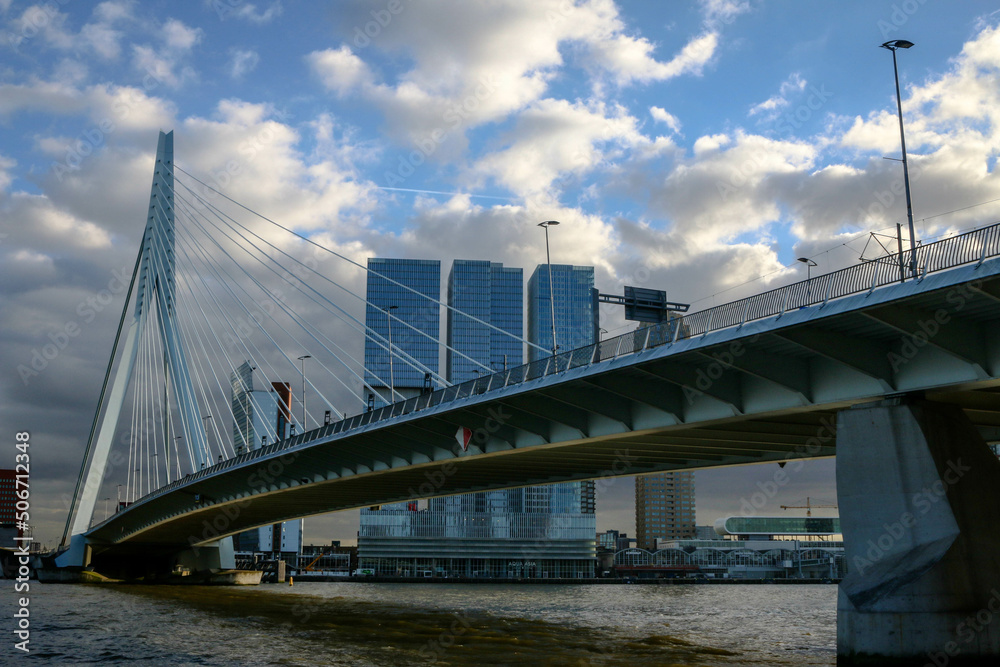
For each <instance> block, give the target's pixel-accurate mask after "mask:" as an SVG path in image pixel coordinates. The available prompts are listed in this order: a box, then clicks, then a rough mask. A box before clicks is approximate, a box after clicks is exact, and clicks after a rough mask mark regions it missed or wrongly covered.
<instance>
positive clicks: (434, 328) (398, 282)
mask: <svg viewBox="0 0 1000 667" xmlns="http://www.w3.org/2000/svg"><path fill="white" fill-rule="evenodd" d="M404 286H405V287H404ZM407 288H409V289H407ZM411 290H412V291H411ZM366 294H367V297H366V298H367V300H368V304H367V305H366V306H365V326H366V331H367V333H366V335H365V375H364V377H365V382H367V383H368V384H369V385H370V386H372V387H374V388H375V389H376V391H377V392H378V395H377V396H374V397H372V398H371V400H372V403H371V405H373V407H379V406H381V405H384V404H385V403H386V402H390V403H391V402H393V401H387V399H388V398H389V393H390V392H389V384H390V383H391V384H392V386H393V389H395V391H396V392H398V394H402V396H403V397H405V398H411V397H413V396H417V395H419V394H420V392H421V391H422V390H424V389H425V388H433V387H434V385H433V384H432V379H431V376H430V375H429V373H434V374H437V372H438V368H439V366H438V348H439V343H440V340H441V325H440V306H439V305H438V300H440V298H441V262H439V261H438V260H429V259H383V258H375V257H371V258H369V259H368V280H367V286H366ZM389 313H392V317H391V318H390V316H389ZM390 338H391V339H392V341H391V347H392V356H391V357H390V355H389V347H390V341H389V339H390ZM398 394H397V395H396V396H395V399H396V400H401V399H400V397H399V395H398Z"/></svg>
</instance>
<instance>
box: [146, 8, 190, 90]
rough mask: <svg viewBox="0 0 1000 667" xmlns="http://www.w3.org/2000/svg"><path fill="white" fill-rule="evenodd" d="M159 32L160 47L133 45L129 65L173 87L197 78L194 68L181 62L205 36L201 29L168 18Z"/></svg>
mask: <svg viewBox="0 0 1000 667" xmlns="http://www.w3.org/2000/svg"><path fill="white" fill-rule="evenodd" d="M158 32H159V36H160V39H161V41H162V42H163V46H162V47H160V48H155V47H153V46H149V45H140V44H133V45H132V67H133V68H134V69H136V70H138V71H140V72H142V73H144V74H147V75H149V76H152V77H153V78H154V79H156V80H157V81H159V82H162V83H164V84H166V85H167V86H170V87H172V88H177V87H179V86H181V85H183V84H184V82H186V81H188V80H191V79H194V78H196V76H197V75H196V73H195V71H194V69H193V68H192V67H190V66H186V65H183V64H182V63H183V61H184V60H185V59H186V58H187V57H188V55H190V52H191V50H192V49H193V48H194V47H195V45H197V44H198V43H199V42H200V41H201V39H202V38H203V37H204V31H203V30H202V29H201V28H190V27H188V26H186V25H184V23H182V22H181V21H178V20H177V19H168V20H167V22H166V23H164V24H163V26H161V27H160V29H159V31H158Z"/></svg>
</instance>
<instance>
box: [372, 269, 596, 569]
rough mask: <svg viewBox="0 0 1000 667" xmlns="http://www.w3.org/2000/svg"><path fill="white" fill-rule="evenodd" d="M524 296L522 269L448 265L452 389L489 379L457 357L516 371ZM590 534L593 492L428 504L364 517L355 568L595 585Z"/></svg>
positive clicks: (540, 491)
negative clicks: (553, 579) (578, 579)
mask: <svg viewBox="0 0 1000 667" xmlns="http://www.w3.org/2000/svg"><path fill="white" fill-rule="evenodd" d="M591 272H592V270H591ZM592 283H593V280H591V284H592ZM522 295H523V271H522V270H521V269H519V268H510V267H504V266H503V265H502V264H498V263H494V262H488V261H475V260H456V261H455V263H454V264H453V265H452V269H451V273H450V274H449V277H448V304H449V305H450V306H451V307H452V308H454V309H456V310H458V311H460V312H450V311H449V314H448V317H447V322H448V331H447V336H448V345H449V347H452V348H454V349H455V350H456V351H457V352H461V354H457V353H456V352H453V351H451V350H449V351H448V353H447V357H446V358H447V373H448V380H449V381H450V382H455V383H458V382H463V381H465V380H470V379H474V378H476V377H477V376H478V374H479V373H485V372H486V371H485V369H483V368H482V367H481V366H479V365H477V363H473V362H472V361H470V360H469V359H466V358H465V357H463V356H462V355H466V356H467V357H470V358H471V359H474V360H475V361H476V362H478V364H482V365H483V366H487V367H489V368H492V369H494V370H497V371H500V370H503V368H504V366H505V365H506V367H507V368H512V367H514V366H517V365H520V364H521V363H522V360H523V344H522V343H521V337H522V336H523V333H522V331H523V329H522V327H523V321H524V320H523V312H524V311H523V300H522ZM547 304H548V302H546V305H547ZM461 313H467V314H470V315H473V316H474V317H475V318H477V319H478V320H480V321H479V322H477V321H476V320H474V319H472V318H470V317H465V316H464V315H462V314H461ZM484 323H489V324H492V325H493V326H495V327H497V328H499V329H501V330H502V331H504V332H509V333H511V334H513V335H514V336H517V338H514V337H512V336H508V335H505V334H504V333H502V332H500V331H496V330H494V329H492V328H491V327H489V326H486V324H484ZM477 371H478V373H477ZM595 527H596V516H595V514H594V484H593V482H571V483H566V484H551V485H545V486H529V487H525V488H520V489H502V490H496V491H483V492H479V493H468V494H463V495H457V496H449V497H447V498H432V499H431V500H430V501H429V502H428V504H427V507H426V509H418V508H417V503H415V502H411V503H397V504H395V505H385V506H382V507H381V508H380V509H363V510H362V511H361V529H360V531H359V533H358V558H359V567H361V568H362V569H372V570H374V571H375V572H376V573H378V574H387V575H409V576H467V577H518V578H520V577H526V578H527V577H592V576H593V575H594V564H595V557H596V547H595V542H596V532H595Z"/></svg>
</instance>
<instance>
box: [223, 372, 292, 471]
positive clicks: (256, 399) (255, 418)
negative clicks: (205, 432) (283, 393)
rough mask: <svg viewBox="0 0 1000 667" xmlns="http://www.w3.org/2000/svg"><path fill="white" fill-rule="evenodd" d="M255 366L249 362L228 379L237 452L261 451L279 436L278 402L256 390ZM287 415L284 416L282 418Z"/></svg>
mask: <svg viewBox="0 0 1000 667" xmlns="http://www.w3.org/2000/svg"><path fill="white" fill-rule="evenodd" d="M253 371H254V366H252V365H251V364H250V362H249V361H246V362H244V363H242V364H240V366H239V367H238V368H237V369H236V370H235V371H234V372H233V373H232V374H230V376H229V382H230V385H231V387H232V393H231V394H230V396H231V400H232V407H233V446H234V449H235V450H236V452H237V453H242V452H247V451H252V450H254V449H260V447H261V445H263V444H267V443H269V442H274V441H275V439H276V438H277V436H278V434H279V433H281V437H284V436H285V435H287V434H286V433H285V429H281V430H280V431H279V429H278V415H279V412H280V411H279V410H278V400H277V397H276V395H275V393H274V392H273V391H261V390H254V388H253ZM282 416H284V415H282Z"/></svg>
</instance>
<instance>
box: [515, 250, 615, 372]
mask: <svg viewBox="0 0 1000 667" xmlns="http://www.w3.org/2000/svg"><path fill="white" fill-rule="evenodd" d="M551 269H552V276H551V279H552V294H553V295H554V297H555V308H554V309H553V308H552V306H551V302H550V300H549V265H548V264H539V265H538V267H537V268H536V269H535V272H534V273H532V274H531V278H529V279H528V340H529V341H530V342H532V343H535V344H536V345H539V346H540V347H542V348H544V349H545V350H546V352H542V351H541V350H539V349H537V348H535V347H529V349H528V360H529V361H536V360H537V359H541V358H543V357H546V356H548V355H549V354H551V350H552V311H553V310H555V318H556V344H557V345H558V346H559V352H568V351H570V350H574V349H576V348H578V347H583V346H584V345H590V344H592V343H596V342H597V340H598V335H597V332H598V331H599V330H600V322H599V321H598V314H599V311H598V307H597V290H596V289H594V267H592V266H570V265H568V264H552V265H551Z"/></svg>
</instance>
